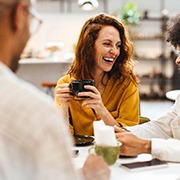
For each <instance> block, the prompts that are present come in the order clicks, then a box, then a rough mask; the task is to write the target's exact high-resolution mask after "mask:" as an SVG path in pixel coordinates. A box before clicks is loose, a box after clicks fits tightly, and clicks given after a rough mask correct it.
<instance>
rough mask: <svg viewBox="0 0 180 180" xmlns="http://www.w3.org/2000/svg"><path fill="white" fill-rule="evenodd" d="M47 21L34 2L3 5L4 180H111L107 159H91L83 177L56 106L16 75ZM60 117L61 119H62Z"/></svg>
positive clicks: (0, 137)
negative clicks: (31, 42) (29, 43)
mask: <svg viewBox="0 0 180 180" xmlns="http://www.w3.org/2000/svg"><path fill="white" fill-rule="evenodd" d="M41 23H42V19H41V18H40V15H39V14H38V13H37V11H36V10H35V9H34V7H33V5H32V2H31V1H30V0H0V84H1V88H0V169H1V170H0V171H1V173H0V179H14V180H20V179H26V180H28V179H29V180H30V179H31V180H32V179H34V180H35V179H38V180H39V179H42V180H46V179H51V180H53V179H64V180H72V179H98V180H99V179H102V180H104V179H109V176H110V170H109V168H108V165H107V164H106V163H105V162H104V160H103V158H102V157H97V156H96V155H89V156H88V158H87V160H86V162H85V164H84V166H83V167H82V169H81V173H79V172H77V171H76V170H75V168H74V166H73V162H72V155H71V154H72V152H71V151H72V149H71V148H72V146H73V142H72V139H71V136H70V135H69V136H68V133H69V132H68V130H67V129H68V127H67V125H66V123H65V120H64V117H63V116H62V115H61V114H60V113H58V112H57V110H56V108H55V105H54V102H53V101H52V100H51V99H50V98H49V97H47V95H45V94H44V93H42V92H40V91H39V90H38V89H36V88H35V87H33V86H32V85H30V84H28V83H27V82H24V81H22V80H20V79H19V78H18V77H17V76H16V75H15V74H14V73H13V72H15V71H16V69H17V67H18V61H19V59H20V55H21V53H22V51H23V49H24V47H25V45H26V43H27V41H28V39H29V38H30V35H31V34H32V33H33V32H35V30H36V27H35V28H34V26H32V25H35V24H37V27H38V25H39V24H41ZM59 117H61V118H59Z"/></svg>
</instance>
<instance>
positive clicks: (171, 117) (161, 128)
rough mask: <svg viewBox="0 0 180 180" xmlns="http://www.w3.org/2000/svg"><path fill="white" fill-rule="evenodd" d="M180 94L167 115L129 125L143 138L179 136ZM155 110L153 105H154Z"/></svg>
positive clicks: (132, 130)
mask: <svg viewBox="0 0 180 180" xmlns="http://www.w3.org/2000/svg"><path fill="white" fill-rule="evenodd" d="M179 107H180V96H178V98H177V100H176V102H175V104H174V106H173V107H172V108H171V109H170V111H169V112H168V113H167V114H166V115H165V116H162V117H160V118H159V119H157V120H151V121H150V122H147V123H144V124H142V125H138V126H133V127H127V129H128V130H130V131H131V132H132V133H133V134H135V135H136V136H138V137H141V138H165V139H167V138H173V137H176V138H179V139H180V135H179V132H180V126H179V118H178V117H179V112H180V109H179ZM152 112H153V107H152Z"/></svg>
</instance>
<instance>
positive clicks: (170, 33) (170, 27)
mask: <svg viewBox="0 0 180 180" xmlns="http://www.w3.org/2000/svg"><path fill="white" fill-rule="evenodd" d="M165 37H166V41H167V42H169V43H171V44H172V45H173V46H174V47H175V48H177V47H178V46H180V13H179V14H177V15H176V16H174V17H172V18H170V19H169V21H168V22H167V29H166V33H165Z"/></svg>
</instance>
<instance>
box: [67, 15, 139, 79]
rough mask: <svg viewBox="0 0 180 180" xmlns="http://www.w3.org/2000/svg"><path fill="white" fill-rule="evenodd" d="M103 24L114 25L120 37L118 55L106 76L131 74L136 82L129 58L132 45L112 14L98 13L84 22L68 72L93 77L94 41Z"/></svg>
mask: <svg viewBox="0 0 180 180" xmlns="http://www.w3.org/2000/svg"><path fill="white" fill-rule="evenodd" d="M104 26H113V27H115V28H116V29H117V30H118V32H119V34H120V38H121V47H120V55H119V56H118V58H117V59H116V61H115V63H114V65H113V67H112V69H111V71H109V72H107V74H108V76H109V77H111V76H112V75H116V76H118V77H121V76H124V77H126V76H129V75H130V74H132V76H133V78H134V80H135V81H136V82H138V81H137V77H136V76H135V74H134V73H133V66H134V62H133V61H132V59H131V58H132V54H133V46H132V43H131V42H130V39H129V36H128V33H127V31H126V29H125V26H124V25H123V24H122V23H121V22H120V21H118V20H117V19H116V18H115V17H114V16H110V15H107V14H99V15H97V16H95V17H92V18H90V19H89V20H87V21H86V22H85V24H84V26H83V27H82V30H81V33H80V36H79V40H78V42H77V46H76V50H75V59H74V62H73V64H72V66H71V68H70V70H69V71H68V73H69V74H70V75H71V76H73V77H75V78H76V79H94V74H93V69H94V67H95V41H96V39H97V38H98V35H99V31H100V30H101V29H102V27H104Z"/></svg>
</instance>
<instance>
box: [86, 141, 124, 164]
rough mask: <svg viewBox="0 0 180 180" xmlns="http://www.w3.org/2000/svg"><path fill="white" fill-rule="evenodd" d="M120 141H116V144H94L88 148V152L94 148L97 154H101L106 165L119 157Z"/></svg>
mask: <svg viewBox="0 0 180 180" xmlns="http://www.w3.org/2000/svg"><path fill="white" fill-rule="evenodd" d="M121 145H122V143H121V142H118V143H117V146H107V145H104V146H103V145H97V144H96V145H94V146H93V147H91V148H90V149H89V153H90V152H91V150H92V149H94V150H95V153H96V154H97V156H102V157H103V158H104V160H105V161H106V162H107V164H108V165H113V164H114V163H115V162H116V160H117V159H118V158H119V154H120V146H121Z"/></svg>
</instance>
